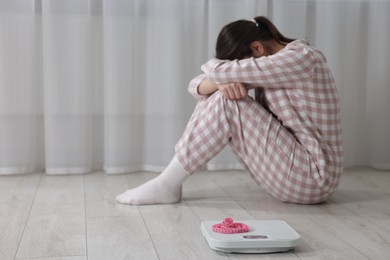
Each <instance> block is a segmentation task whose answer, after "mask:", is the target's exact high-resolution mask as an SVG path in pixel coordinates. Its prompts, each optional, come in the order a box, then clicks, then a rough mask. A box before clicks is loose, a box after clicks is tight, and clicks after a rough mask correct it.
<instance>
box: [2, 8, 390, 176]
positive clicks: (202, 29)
mask: <svg viewBox="0 0 390 260" xmlns="http://www.w3.org/2000/svg"><path fill="white" fill-rule="evenodd" d="M389 12H390V1H368V0H356V1H319V0H318V1H315V0H294V1H290V0H278V1H276V0H275V1H272V0H271V1H270V0H245V1H238V0H185V1H183V0H165V1H159V0H67V1H63V0H1V1H0V174H17V173H31V172H36V171H46V172H47V173H48V174H80V173H87V172H91V171H95V170H104V171H105V172H107V173H112V174H114V173H126V172H133V171H140V170H148V171H160V170H161V169H163V168H164V166H165V165H167V164H168V162H169V161H170V159H171V158H172V156H173V154H174V146H175V144H176V142H177V140H178V139H179V138H180V136H181V133H182V132H183V130H184V127H185V125H186V122H187V121H188V119H189V117H190V115H191V112H192V110H193V108H194V107H195V104H196V103H195V100H194V99H193V98H192V97H191V96H190V95H189V94H188V92H187V86H188V82H189V81H190V80H191V79H192V78H193V77H195V76H196V75H198V74H199V73H200V65H201V64H203V63H204V62H205V61H207V60H208V59H209V58H212V57H213V56H214V46H215V41H216V38H217V35H218V32H219V30H220V29H221V28H222V26H223V25H225V24H227V23H229V22H231V21H234V20H237V19H251V18H253V17H255V16H257V15H265V16H267V17H269V18H271V19H272V20H273V21H274V23H275V24H276V26H277V27H278V28H279V29H280V31H281V32H282V33H283V34H285V35H286V36H288V37H291V38H306V39H307V40H308V41H309V42H310V44H311V45H313V46H316V47H318V48H319V49H321V50H322V51H323V52H324V54H325V55H326V56H327V59H328V62H329V65H330V67H331V69H332V70H333V73H334V76H335V79H336V83H337V86H338V89H339V95H340V101H341V109H342V121H343V138H344V151H345V166H346V167H349V166H353V165H368V166H372V167H375V168H379V169H390V135H389V133H390V113H389V112H390V102H389V98H390V86H389V85H390V74H389V69H390V54H389V51H388V48H387V46H389V45H390V32H389V30H387V26H388V24H390V17H389V16H388V13H389ZM208 168H209V169H211V170H221V169H240V168H241V166H240V165H239V163H238V161H237V160H236V159H235V157H234V155H233V154H232V153H231V152H230V151H229V149H225V150H224V151H223V152H222V153H221V154H220V155H219V156H217V157H216V158H215V159H213V160H212V161H211V162H210V163H209V165H208Z"/></svg>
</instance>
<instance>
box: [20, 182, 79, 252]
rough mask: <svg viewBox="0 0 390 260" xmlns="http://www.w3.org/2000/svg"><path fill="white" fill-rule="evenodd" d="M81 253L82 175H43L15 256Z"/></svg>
mask: <svg viewBox="0 0 390 260" xmlns="http://www.w3.org/2000/svg"><path fill="white" fill-rule="evenodd" d="M84 255H86V227H85V204H84V183H83V176H49V175H44V176H42V180H41V183H40V185H39V188H38V191H37V194H36V196H35V200H34V204H33V207H32V209H31V213H30V216H29V219H28V221H27V225H26V228H25V231H24V234H23V236H22V239H21V242H20V246H19V249H18V252H17V258H39V257H41V258H43V257H62V256H84Z"/></svg>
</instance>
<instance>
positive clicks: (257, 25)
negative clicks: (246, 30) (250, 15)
mask: <svg viewBox="0 0 390 260" xmlns="http://www.w3.org/2000/svg"><path fill="white" fill-rule="evenodd" d="M250 21H251V22H252V23H254V24H255V25H256V27H259V24H258V23H257V21H256V20H255V19H251V20H250Z"/></svg>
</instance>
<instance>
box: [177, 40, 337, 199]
mask: <svg viewBox="0 0 390 260" xmlns="http://www.w3.org/2000/svg"><path fill="white" fill-rule="evenodd" d="M202 70H203V72H204V74H202V75H200V76H198V77H196V78H194V79H193V80H192V81H191V82H190V86H189V91H190V92H191V93H192V94H193V95H194V96H195V97H196V98H198V99H199V102H198V105H197V106H196V108H195V111H194V113H193V115H192V117H191V119H190V121H189V123H188V125H187V127H186V130H185V132H184V134H183V136H182V138H181V139H180V140H179V142H178V144H177V145H176V155H177V157H178V159H179V161H180V163H181V164H182V165H183V167H184V168H185V169H186V170H187V171H188V172H191V173H192V172H195V171H197V170H198V169H199V168H201V167H202V166H204V165H205V164H206V163H207V162H208V161H209V160H210V159H211V158H213V157H214V156H215V155H216V154H217V153H218V152H219V151H221V150H222V148H224V147H225V146H226V145H227V144H229V145H230V146H231V147H232V150H233V152H234V153H235V154H236V155H237V158H239V160H240V161H241V162H242V163H243V164H244V165H245V166H246V168H247V170H248V171H249V172H250V173H251V175H252V177H253V178H254V179H255V180H256V181H257V182H258V183H259V184H261V185H262V186H263V187H264V188H265V189H266V190H267V191H268V192H269V193H270V194H271V195H272V196H274V197H276V198H278V199H280V200H282V201H286V202H295V203H316V202H320V201H324V200H326V199H327V198H328V197H329V195H330V194H332V193H333V192H334V191H335V189H336V188H337V186H338V184H339V181H340V176H341V172H342V168H343V154H342V140H341V122H340V121H341V120H340V111H339V100H338V96H337V89H336V86H335V83H334V80H333V76H332V74H331V72H330V70H329V68H328V66H327V64H326V60H325V57H324V56H323V55H322V53H321V52H320V51H318V50H316V49H315V48H313V47H311V46H309V45H308V44H307V43H306V42H305V41H303V40H297V41H294V42H292V43H289V44H288V45H287V46H286V47H285V48H284V49H282V50H281V51H279V52H278V53H276V54H275V55H271V56H267V57H261V58H257V59H255V58H250V59H244V60H235V61H222V60H217V59H213V60H210V61H209V62H207V63H206V64H204V65H203V66H202ZM206 77H207V78H209V79H211V80H212V81H214V82H216V83H228V82H241V83H245V84H247V85H248V86H249V87H252V88H255V91H256V100H253V99H252V98H251V97H247V98H245V99H241V100H228V99H225V98H224V97H223V96H222V94H221V93H219V92H218V91H217V92H216V93H214V94H213V95H212V96H210V97H204V96H201V95H199V94H198V93H197V86H198V85H199V84H200V82H201V81H202V80H203V79H204V78H206ZM260 99H261V100H260Z"/></svg>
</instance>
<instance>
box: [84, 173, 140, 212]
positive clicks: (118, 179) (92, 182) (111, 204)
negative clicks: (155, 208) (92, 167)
mask: <svg viewBox="0 0 390 260" xmlns="http://www.w3.org/2000/svg"><path fill="white" fill-rule="evenodd" d="M84 182H85V201H86V212H87V217H88V218H109V217H130V216H140V214H139V211H138V209H137V208H136V207H129V206H128V205H123V204H119V203H116V201H115V197H116V196H117V195H119V194H121V193H122V192H124V191H125V190H127V189H129V185H128V184H127V180H126V176H125V175H108V174H106V173H103V172H96V173H91V174H87V175H85V176H84Z"/></svg>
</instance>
